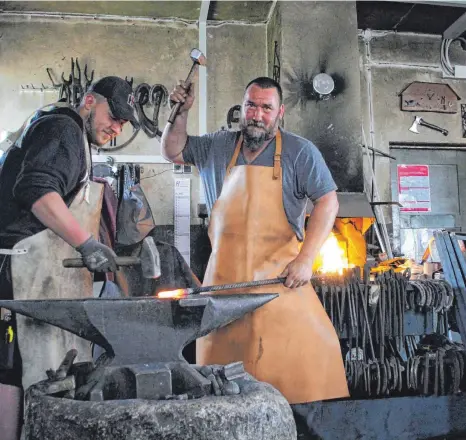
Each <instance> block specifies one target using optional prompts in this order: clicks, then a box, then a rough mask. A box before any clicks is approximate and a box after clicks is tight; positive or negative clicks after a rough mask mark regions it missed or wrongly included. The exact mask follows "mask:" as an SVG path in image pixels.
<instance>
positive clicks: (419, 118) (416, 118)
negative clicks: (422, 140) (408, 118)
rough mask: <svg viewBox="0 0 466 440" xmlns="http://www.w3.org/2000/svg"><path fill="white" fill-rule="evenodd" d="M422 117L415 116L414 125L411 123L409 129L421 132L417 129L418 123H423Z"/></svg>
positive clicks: (417, 132)
mask: <svg viewBox="0 0 466 440" xmlns="http://www.w3.org/2000/svg"><path fill="white" fill-rule="evenodd" d="M421 121H422V118H421V117H419V116H415V118H414V122H413V125H411V127H410V129H409V131H412V132H413V133H416V134H419V131H417V127H418V125H419V124H420V123H421Z"/></svg>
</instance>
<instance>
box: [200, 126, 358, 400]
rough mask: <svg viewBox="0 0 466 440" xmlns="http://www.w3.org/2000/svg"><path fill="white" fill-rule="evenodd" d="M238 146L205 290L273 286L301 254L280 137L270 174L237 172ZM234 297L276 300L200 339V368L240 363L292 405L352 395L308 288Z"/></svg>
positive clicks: (245, 168) (220, 204)
mask: <svg viewBox="0 0 466 440" xmlns="http://www.w3.org/2000/svg"><path fill="white" fill-rule="evenodd" d="M241 145H242V137H241V138H240V139H239V141H238V143H237V145H236V149H235V153H234V154H233V158H232V160H231V162H230V164H229V166H228V168H227V174H226V177H225V181H224V184H223V188H222V192H221V194H220V197H219V198H218V200H217V201H216V202H215V205H214V207H213V209H212V213H211V221H210V225H209V237H210V240H211V243H212V254H211V257H210V260H209V264H208V267H207V271H206V274H205V278H204V285H210V284H224V283H235V282H243V281H253V280H263V279H268V278H275V277H278V276H279V275H280V273H281V272H282V271H283V270H284V269H285V267H286V265H287V264H288V263H289V262H291V261H292V260H293V259H294V258H296V256H297V255H298V254H299V241H298V239H297V238H296V235H295V233H294V231H293V229H292V227H291V225H290V224H289V222H288V219H287V217H286V213H285V210H284V207H283V196H282V194H283V191H282V179H281V162H280V157H281V148H282V145H281V134H280V131H278V132H277V136H276V150H275V156H274V167H273V168H271V167H266V166H256V165H241V166H235V164H236V160H237V158H238V155H239V152H240V149H241ZM231 293H232V291H231V290H229V291H225V292H222V293H220V294H231ZM233 293H279V294H280V296H279V297H278V298H276V299H274V300H273V301H271V302H269V303H267V304H266V305H264V306H262V307H260V308H259V309H257V310H256V311H254V312H252V313H248V314H247V315H245V316H244V317H243V318H241V319H239V320H237V321H235V322H233V323H231V324H229V325H227V326H225V327H223V328H220V329H218V330H216V331H214V332H212V333H210V334H209V335H207V336H205V337H204V338H201V339H198V340H197V363H199V364H201V365H209V364H228V363H230V362H235V361H243V362H244V366H245V369H246V370H247V371H248V372H249V373H250V374H252V375H253V376H254V377H255V378H256V379H258V380H260V381H263V382H268V383H270V384H271V385H273V386H274V387H275V388H277V389H278V390H279V391H280V392H281V393H282V394H283V395H284V396H285V397H286V399H287V400H288V402H289V403H291V404H296V403H304V402H313V401H317V400H324V399H334V398H339V397H346V396H348V395H349V393H348V387H347V383H346V376H345V370H344V367H343V360H342V355H341V350H340V344H339V340H338V337H337V335H336V332H335V329H334V327H333V325H332V323H331V321H330V319H329V318H328V316H327V313H326V312H325V310H324V308H323V307H322V304H321V302H320V301H319V299H318V297H317V295H316V293H315V291H314V289H313V287H312V286H311V285H310V284H308V285H306V286H303V287H300V288H297V289H288V288H286V287H285V286H284V285H273V286H264V287H257V288H254V289H243V290H241V291H240V292H233Z"/></svg>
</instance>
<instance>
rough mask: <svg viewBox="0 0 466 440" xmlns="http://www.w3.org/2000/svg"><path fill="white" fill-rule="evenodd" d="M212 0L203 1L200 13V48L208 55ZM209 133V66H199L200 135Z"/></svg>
mask: <svg viewBox="0 0 466 440" xmlns="http://www.w3.org/2000/svg"><path fill="white" fill-rule="evenodd" d="M209 7H210V0H203V1H202V2H201V11H200V13H199V49H200V51H201V52H202V53H203V54H204V55H205V56H206V57H207V16H208V14H209ZM206 133H207V68H206V67H205V66H199V135H200V136H202V135H203V134H206Z"/></svg>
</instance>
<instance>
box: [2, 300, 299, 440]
mask: <svg viewBox="0 0 466 440" xmlns="http://www.w3.org/2000/svg"><path fill="white" fill-rule="evenodd" d="M277 296H278V295H276V294H252V295H248V294H243V295H199V296H192V297H188V298H184V299H181V300H159V299H155V298H127V299H85V300H30V301H0V307H4V308H6V309H9V310H12V311H14V312H17V313H20V314H23V315H26V316H28V317H30V318H34V319H37V320H40V321H43V322H46V323H49V324H52V325H55V326H57V327H60V328H62V329H65V330H68V331H70V332H72V333H75V334H77V335H79V336H81V337H83V338H85V339H87V340H89V341H91V342H94V343H96V344H98V345H99V346H101V347H103V348H104V349H105V353H104V354H103V355H102V356H101V357H100V358H99V360H98V361H97V362H96V363H95V364H93V363H91V362H85V363H77V364H74V365H71V366H68V368H65V370H64V369H63V365H62V366H60V368H59V369H58V370H57V371H56V372H54V371H48V372H47V375H48V377H49V379H47V380H44V381H42V382H39V383H37V384H34V385H32V386H31V387H30V388H29V389H28V390H27V392H26V405H25V429H24V431H25V438H26V440H38V439H47V440H58V439H60V440H67V439H70V440H78V439H79V440H85V439H92V440H99V439H102V440H103V439H110V438H111V439H114V440H120V439H121V440H123V439H125V440H131V439H160V440H162V439H164V440H190V439H193V440H194V439H204V440H211V439H212V440H223V439H225V440H227V439H232V438H235V439H239V440H246V439H248V440H249V439H251V440H252V439H254V440H261V439H263V440H275V439H277V440H278V439H280V440H288V439H290V440H291V439H295V438H296V427H295V423H294V419H293V416H292V412H291V409H290V407H289V405H288V403H287V401H286V399H285V398H284V397H283V396H282V395H281V394H280V393H279V392H278V391H277V390H275V389H274V388H273V387H272V386H270V385H268V384H265V383H262V382H258V381H256V380H254V379H253V378H252V377H251V376H249V375H248V374H246V373H245V372H244V369H243V366H242V364H241V363H235V364H230V365H228V366H211V367H200V366H193V365H190V364H188V363H187V361H186V360H185V359H184V358H183V356H182V350H183V348H184V347H185V346H186V345H187V344H188V343H189V342H191V341H194V340H195V339H197V338H199V337H201V336H204V335H206V334H208V333H210V332H211V331H212V330H214V329H216V328H219V327H222V326H225V325H227V324H229V323H231V322H232V321H234V320H236V319H238V318H240V317H241V316H243V315H244V314H246V313H248V312H252V311H253V310H255V309H256V308H258V307H260V306H262V305H263V304H265V303H267V302H269V301H271V300H273V299H274V298H276V297H277ZM70 348H72V347H70ZM54 367H58V366H54ZM26 368H27V367H26ZM64 371H65V373H64ZM44 373H45V372H44ZM59 373H60V374H59ZM44 376H45V375H44Z"/></svg>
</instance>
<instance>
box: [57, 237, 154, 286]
mask: <svg viewBox="0 0 466 440" xmlns="http://www.w3.org/2000/svg"><path fill="white" fill-rule="evenodd" d="M115 261H116V264H117V265H118V266H135V265H141V270H142V276H143V277H144V278H158V277H160V275H161V272H160V255H159V251H158V249H157V245H156V244H155V242H154V239H153V238H152V237H146V238H145V239H144V240H143V241H142V246H141V252H140V253H139V256H137V257H116V258H115ZM63 266H64V267H84V262H83V259H82V258H65V259H64V260H63Z"/></svg>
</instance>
